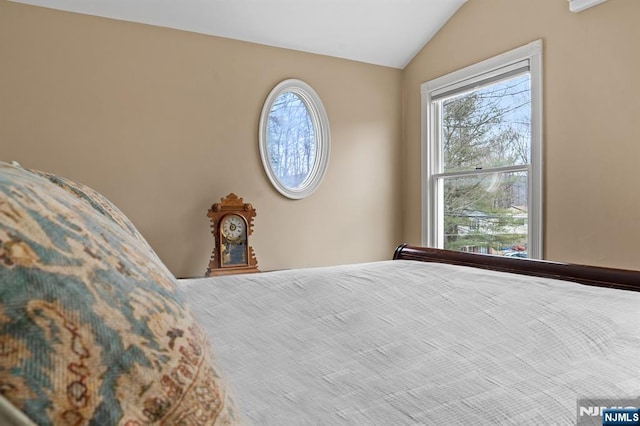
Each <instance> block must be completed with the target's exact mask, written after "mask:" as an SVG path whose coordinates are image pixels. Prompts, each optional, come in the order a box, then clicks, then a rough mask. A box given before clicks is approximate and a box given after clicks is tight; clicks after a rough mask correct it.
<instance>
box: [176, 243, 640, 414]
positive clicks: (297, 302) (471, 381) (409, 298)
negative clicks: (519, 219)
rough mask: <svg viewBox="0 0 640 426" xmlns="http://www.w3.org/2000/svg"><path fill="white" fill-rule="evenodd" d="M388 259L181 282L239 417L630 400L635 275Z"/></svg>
mask: <svg viewBox="0 0 640 426" xmlns="http://www.w3.org/2000/svg"><path fill="white" fill-rule="evenodd" d="M393 258H394V260H388V261H381V262H373V263H364V264H355V265H342V266H334V267H324V268H310V269H299V270H285V271H276V272H268V273H260V274H247V275H235V276H227V277H216V278H204V279H188V280H180V281H179V289H180V291H181V292H182V293H183V295H184V297H185V298H186V300H187V301H188V302H189V304H190V305H191V307H192V309H193V312H194V315H195V316H196V318H198V320H199V321H200V323H201V324H203V326H204V329H205V330H206V332H207V333H208V335H209V338H210V339H211V341H213V342H214V346H215V348H216V355H217V357H218V362H219V365H220V368H221V370H222V371H224V373H225V375H226V376H227V378H228V379H229V381H230V383H231V384H232V388H233V393H234V395H235V402H236V406H237V408H238V410H239V411H240V412H242V413H244V415H245V416H246V418H247V420H248V422H249V423H252V424H256V425H286V424H291V425H318V424H323V425H324V424H331V425H338V424H345V425H417V424H420V425H431V424H433V425H441V424H447V425H453V424H461V425H470V424H473V425H483V424H545V425H550V424H576V421H578V420H579V421H581V423H579V424H602V423H601V417H599V416H595V417H589V416H588V415H587V414H588V410H587V411H584V410H583V413H582V416H581V415H580V410H579V404H582V405H583V406H585V407H586V406H588V405H589V404H591V405H594V404H596V402H593V403H590V402H588V401H591V400H593V399H596V400H598V401H601V400H603V399H609V400H612V401H614V402H615V401H618V402H620V403H622V400H624V401H625V404H627V405H624V406H628V404H630V403H633V404H635V406H636V407H637V406H639V405H640V404H639V403H638V402H639V401H637V400H636V399H637V398H638V396H640V362H639V361H640V293H638V292H637V291H638V290H640V285H639V284H640V273H639V272H634V271H622V270H616V269H608V268H597V267H586V266H578V265H569V264H561V263H553V262H544V261H535V260H524V259H513V258H505V257H501V256H486V255H478V254H468V253H461V252H451V251H447V250H438V249H429V248H423V247H415V246H407V245H401V246H399V247H398V248H397V250H396V251H395V253H394V255H393ZM576 281H577V282H580V283H582V284H577V283H576ZM585 284H589V285H585ZM625 398H626V399H625ZM628 399H631V400H632V401H631V402H628ZM598 404H599V403H598ZM580 417H582V418H580ZM589 421H592V422H595V423H589Z"/></svg>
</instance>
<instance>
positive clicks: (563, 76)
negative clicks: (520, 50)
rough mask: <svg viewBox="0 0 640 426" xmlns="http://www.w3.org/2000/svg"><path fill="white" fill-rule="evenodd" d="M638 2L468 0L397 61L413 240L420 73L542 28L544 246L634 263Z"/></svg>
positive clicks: (408, 234) (639, 261)
mask: <svg viewBox="0 0 640 426" xmlns="http://www.w3.org/2000/svg"><path fill="white" fill-rule="evenodd" d="M639 17H640V1H636V0H609V1H608V2H606V3H603V4H601V5H599V6H596V7H593V8H591V9H588V10H585V11H583V12H580V13H577V14H576V13H572V12H570V11H569V6H568V3H567V2H566V1H564V0H535V1H531V0H469V1H468V2H467V3H465V4H464V5H463V6H462V7H461V8H460V9H459V11H458V12H457V13H456V15H454V16H453V18H452V19H450V20H449V22H448V23H447V24H446V25H445V26H444V27H443V28H442V29H441V30H440V32H439V33H438V34H437V35H436V36H435V37H434V38H433V39H432V40H431V41H430V42H429V43H428V44H427V45H426V46H425V47H424V48H423V49H422V51H421V52H420V53H419V54H418V55H416V57H415V58H414V59H413V61H412V62H411V63H410V64H409V65H408V66H407V68H406V69H405V83H404V91H405V100H404V102H405V126H404V131H405V140H404V148H403V165H404V166H405V167H404V176H403V181H404V183H405V184H406V190H405V192H404V194H403V200H404V222H405V224H404V226H405V227H404V231H403V235H404V237H405V239H406V240H407V241H410V242H412V243H420V87H419V86H420V84H421V83H423V82H425V81H428V80H431V79H433V78H435V77H438V76H441V75H443V74H446V73H448V72H450V71H454V70H456V69H459V68H463V67H465V66H467V65H470V64H473V63H475V62H478V61H480V60H483V59H486V58H488V57H491V56H494V55H497V54H499V53H502V52H505V51H507V50H510V49H513V48H515V47H519V46H521V45H524V44H526V43H528V42H530V41H533V40H536V39H542V40H543V43H544V47H543V49H544V50H543V65H544V71H543V72H544V74H543V80H544V83H543V84H544V126H545V131H544V161H545V165H544V166H545V174H544V177H545V195H544V202H545V214H546V226H545V233H544V235H545V257H546V258H547V259H552V260H557V261H569V262H580V263H592V264H599V265H607V266H615V267H622V268H634V269H639V268H640V174H639V170H640V161H639V160H640V124H639V121H640V79H639V78H638V77H639V74H638V69H640V25H639V24H638V18H639Z"/></svg>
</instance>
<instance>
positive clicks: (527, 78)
mask: <svg viewBox="0 0 640 426" xmlns="http://www.w3.org/2000/svg"><path fill="white" fill-rule="evenodd" d="M421 99H422V171H423V172H422V229H423V231H422V232H423V235H422V239H423V244H424V245H427V246H430V247H438V248H445V249H451V250H460V251H471V252H480V253H491V254H504V255H507V256H513V257H531V258H542V254H543V253H542V224H543V217H542V211H543V210H542V199H543V197H542V41H541V40H538V41H535V42H532V43H529V44H528V45H526V46H522V47H520V48H517V49H514V50H511V51H509V52H506V53H504V54H501V55H498V56H496V57H493V58H490V59H487V60H485V61H483V62H480V63H478V64H475V65H472V66H470V67H467V68H464V69H462V70H459V71H455V72H453V73H450V74H447V75H445V76H442V77H439V78H437V79H435V80H431V81H429V82H426V83H423V84H422V85H421Z"/></svg>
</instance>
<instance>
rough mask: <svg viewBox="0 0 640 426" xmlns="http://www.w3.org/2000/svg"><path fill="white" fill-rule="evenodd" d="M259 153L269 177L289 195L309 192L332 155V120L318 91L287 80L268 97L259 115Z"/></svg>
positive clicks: (301, 83)
mask: <svg viewBox="0 0 640 426" xmlns="http://www.w3.org/2000/svg"><path fill="white" fill-rule="evenodd" d="M259 142H260V155H261V157H262V164H263V166H264V168H265V172H266V173H267V176H268V177H269V180H270V181H271V183H272V184H273V185H274V187H275V188H276V189H277V190H278V191H279V192H280V193H281V194H283V195H285V196H286V197H289V198H294V199H299V198H304V197H307V196H309V195H310V194H311V193H312V192H313V191H314V190H315V189H316V188H317V187H318V185H319V184H320V181H321V180H322V177H323V176H324V173H325V170H326V168H327V163H328V159H329V123H328V120H327V115H326V112H325V110H324V107H323V105H322V102H321V101H320V98H319V97H318V95H317V94H316V92H315V91H314V90H313V89H312V88H311V87H310V86H309V85H308V84H306V83H304V82H303V81H300V80H294V79H291V80H285V81H283V82H281V83H280V84H278V85H277V86H276V87H275V88H274V89H273V90H272V91H271V93H270V94H269V96H268V97H267V100H266V102H265V103H264V107H263V108H262V114H261V116H260V132H259Z"/></svg>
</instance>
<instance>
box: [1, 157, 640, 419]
mask: <svg viewBox="0 0 640 426" xmlns="http://www.w3.org/2000/svg"><path fill="white" fill-rule="evenodd" d="M390 257H392V256H391V250H390ZM638 283H640V272H634V271H622V270H615V269H607V268H598V267H588V266H579V265H567V264H560V263H553V262H543V261H534V260H525V259H509V258H504V257H495V256H484V255H476V254H468V253H458V252H448V251H446V250H437V249H428V248H422V247H414V246H407V245H402V246H400V247H398V248H397V249H396V251H395V253H394V254H393V259H390V260H386V261H377V262H369V263H361V264H351V265H340V266H332V267H323V268H307V269H297V270H283V271H274V272H263V273H256V274H245V275H229V276H220V277H212V278H202V279H187V280H176V278H175V277H174V276H173V275H172V274H171V272H170V271H169V270H168V269H167V268H166V266H165V265H164V264H163V263H162V261H161V260H160V259H159V257H158V256H157V255H156V253H155V252H154V251H153V249H152V248H151V246H150V245H149V244H148V243H147V242H146V240H145V239H144V238H143V236H142V235H141V234H140V233H139V232H138V231H137V229H136V227H135V226H134V225H133V224H132V223H131V222H130V221H129V219H128V218H127V217H126V216H125V215H123V214H122V212H121V211H120V210H118V208H117V207H116V206H114V205H113V204H112V203H111V202H110V201H109V200H107V199H106V198H104V197H103V196H102V195H101V194H99V193H97V192H96V191H94V190H93V189H91V188H89V187H86V186H84V185H82V184H80V183H77V182H73V181H70V180H68V179H65V178H63V177H59V176H56V175H53V174H50V173H46V172H41V171H37V170H30V169H25V168H23V167H21V166H20V165H18V164H7V163H2V162H0V424H1V425H3V426H4V425H7V426H9V425H10V426H14V425H16V426H17V425H19V426H25V425H34V424H37V425H56V426H57V425H100V426H103V425H104V426H110V425H125V426H141V425H149V424H164V425H188V426H200V425H202V426H204V425H236V424H255V425H431V424H436V425H442V424H446V425H455V424H460V425H469V424H473V425H484V424H518V425H520V424H545V425H547V424H575V423H576V422H578V423H579V424H602V422H601V416H599V414H600V413H599V410H600V407H602V406H603V405H605V406H610V405H616V406H627V407H628V406H633V407H638V406H639V405H640V401H639V400H638V396H639V395H640V362H638V361H639V360H640V292H638V291H637V290H638V287H639V286H638ZM589 422H591V423H589ZM594 422H595V423H594Z"/></svg>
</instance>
